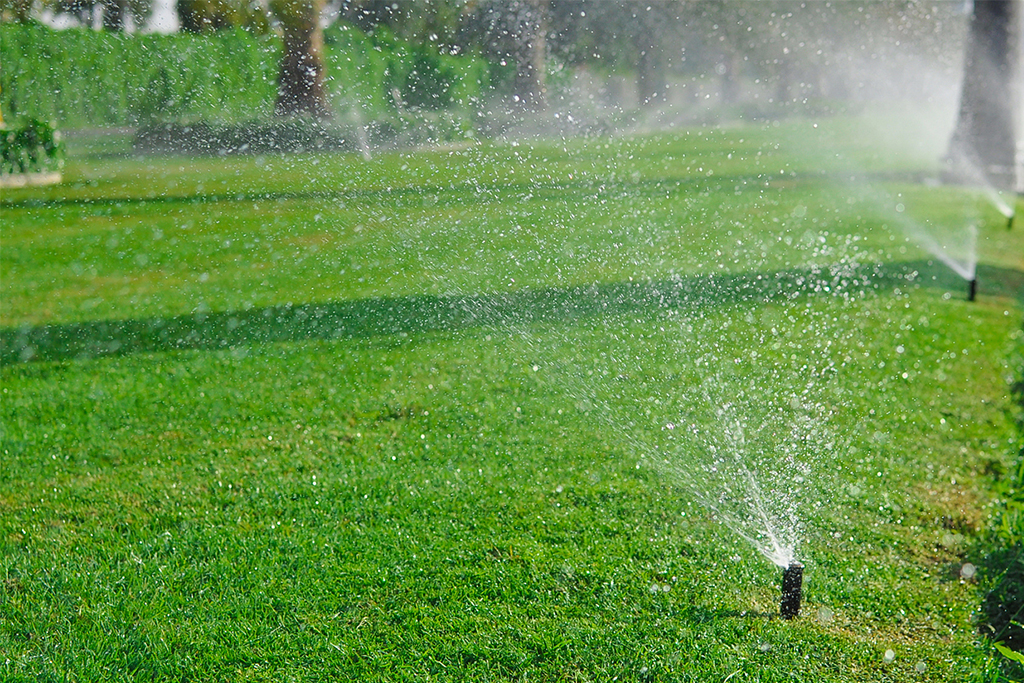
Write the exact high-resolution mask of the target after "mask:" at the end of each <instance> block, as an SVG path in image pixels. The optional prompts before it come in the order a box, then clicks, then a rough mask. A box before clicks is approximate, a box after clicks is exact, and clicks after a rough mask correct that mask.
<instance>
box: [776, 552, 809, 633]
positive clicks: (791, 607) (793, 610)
mask: <svg viewBox="0 0 1024 683" xmlns="http://www.w3.org/2000/svg"><path fill="white" fill-rule="evenodd" d="M803 584H804V566H803V565H802V564H800V563H799V562H797V561H796V560H793V561H792V562H791V563H790V564H789V566H788V567H787V568H786V569H784V570H783V571H782V603H781V604H780V605H779V614H781V615H782V618H783V619H795V618H796V617H798V616H799V615H800V600H801V598H802V597H803Z"/></svg>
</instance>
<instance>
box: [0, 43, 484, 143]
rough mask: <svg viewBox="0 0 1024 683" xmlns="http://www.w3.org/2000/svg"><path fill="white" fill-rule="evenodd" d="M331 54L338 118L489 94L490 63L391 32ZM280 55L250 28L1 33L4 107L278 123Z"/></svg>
mask: <svg viewBox="0 0 1024 683" xmlns="http://www.w3.org/2000/svg"><path fill="white" fill-rule="evenodd" d="M325 43H326V60H327V68H326V72H327V73H326V75H327V79H328V92H329V96H330V98H331V102H332V106H333V107H334V109H335V111H336V112H337V113H338V114H339V115H340V116H346V115H350V114H354V113H356V112H358V113H359V115H366V116H369V117H371V118H373V117H378V116H381V115H384V114H388V113H394V112H395V111H396V110H399V109H401V108H402V107H404V106H408V107H419V108H426V109H442V108H468V107H469V106H471V105H472V104H473V103H474V101H475V100H476V99H477V98H479V97H480V96H481V94H483V93H484V92H485V91H486V90H487V88H488V82H489V81H488V73H489V66H488V64H487V63H486V62H484V61H483V60H481V59H477V58H473V57H463V56H452V55H443V54H438V53H437V52H436V51H434V50H433V49H432V48H430V47H418V46H411V45H409V44H407V43H403V42H401V41H398V40H396V39H394V38H393V37H392V36H390V35H389V34H387V33H386V32H384V31H380V32H378V33H377V34H376V35H373V36H370V35H367V34H365V33H362V32H361V31H359V30H357V29H354V28H351V27H348V26H345V25H335V26H333V27H331V28H330V29H328V30H327V32H326V36H325ZM280 50H281V47H280V41H279V40H278V39H277V38H276V37H274V36H256V35H253V34H251V33H248V32H246V31H244V30H241V29H239V30H233V31H225V32H220V33H217V34H214V35H210V36H197V35H191V34H184V33H181V34H174V35H159V34H147V35H138V34H135V35H119V34H112V33H105V32H99V31H91V30H85V29H71V30H64V31H55V30H53V29H49V28H47V27H44V26H42V25H39V24H27V25H26V24H0V64H2V67H0V108H2V111H3V114H4V117H5V118H6V119H7V120H12V121H13V120H27V119H30V118H34V119H40V120H55V121H58V122H59V123H60V125H61V127H62V128H86V127H96V126H134V125H138V124H139V123H145V122H152V121H218V122H241V121H252V120H254V119H260V118H269V117H270V116H271V114H272V112H273V107H274V100H275V97H276V93H277V85H276V81H277V70H278V63H279V55H280ZM395 92H397V93H398V97H397V98H396V97H395V96H394V93H395Z"/></svg>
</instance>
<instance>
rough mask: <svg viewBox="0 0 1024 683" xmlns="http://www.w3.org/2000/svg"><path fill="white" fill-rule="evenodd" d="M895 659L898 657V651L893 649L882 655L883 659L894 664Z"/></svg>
mask: <svg viewBox="0 0 1024 683" xmlns="http://www.w3.org/2000/svg"><path fill="white" fill-rule="evenodd" d="M894 659H896V653H895V652H893V651H892V650H886V651H885V654H884V655H882V661H883V662H885V663H886V664H892V662H893V660H894Z"/></svg>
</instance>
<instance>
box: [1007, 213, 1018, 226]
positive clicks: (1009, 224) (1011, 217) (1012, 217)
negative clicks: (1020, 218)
mask: <svg viewBox="0 0 1024 683" xmlns="http://www.w3.org/2000/svg"><path fill="white" fill-rule="evenodd" d="M1016 216H1017V214H1015V213H1011V214H1010V217H1009V218H1007V219H1006V229H1007V230H1010V229H1011V228H1013V219H1014V218H1015V217H1016Z"/></svg>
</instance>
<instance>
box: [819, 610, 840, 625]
mask: <svg viewBox="0 0 1024 683" xmlns="http://www.w3.org/2000/svg"><path fill="white" fill-rule="evenodd" d="M835 617H836V613H835V612H834V611H832V609H830V608H828V607H819V608H818V623H819V624H831V623H832V620H833V619H835Z"/></svg>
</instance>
